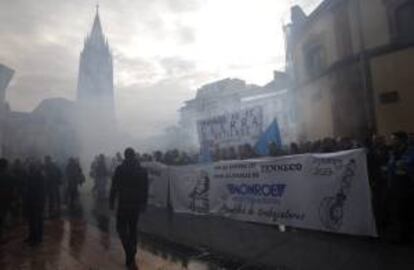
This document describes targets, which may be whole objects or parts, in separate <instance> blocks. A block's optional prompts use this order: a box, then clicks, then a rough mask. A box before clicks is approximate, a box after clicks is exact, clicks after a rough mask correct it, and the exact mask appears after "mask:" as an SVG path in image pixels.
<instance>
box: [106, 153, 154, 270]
mask: <svg viewBox="0 0 414 270" xmlns="http://www.w3.org/2000/svg"><path fill="white" fill-rule="evenodd" d="M124 155H125V160H124V161H123V162H122V164H121V165H119V166H118V167H117V168H116V170H115V174H114V176H113V179H112V186H111V192H110V198H109V203H110V209H111V210H113V209H114V208H115V201H117V203H118V208H117V220H116V227H117V231H118V234H119V237H120V238H121V242H122V246H123V248H124V251H125V257H126V266H127V267H128V269H137V266H136V264H135V254H136V252H137V241H138V232H137V229H138V228H137V225H138V220H139V215H140V213H141V212H143V211H144V210H145V208H146V205H147V201H148V173H147V171H146V170H145V169H144V168H142V167H141V165H140V163H139V161H138V159H137V157H136V153H135V151H134V150H133V149H132V148H127V149H126V150H125V152H124Z"/></svg>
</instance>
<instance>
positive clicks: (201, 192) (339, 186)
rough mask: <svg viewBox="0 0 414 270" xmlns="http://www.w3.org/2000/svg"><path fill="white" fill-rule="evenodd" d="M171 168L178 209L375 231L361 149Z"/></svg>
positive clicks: (357, 231)
mask: <svg viewBox="0 0 414 270" xmlns="http://www.w3.org/2000/svg"><path fill="white" fill-rule="evenodd" d="M171 173H172V176H171V181H172V187H173V188H172V189H171V199H172V203H173V207H174V211H177V212H186V213H195V214H206V213H210V214H215V215H220V216H226V217H230V218H234V219H238V220H243V221H253V222H259V223H267V224H284V225H288V226H292V227H298V228H308V229H315V230H322V231H330V232H337V233H346V234H353V235H369V236H376V228H375V222H374V218H373V214H372V208H371V193H370V188H369V184H368V173H367V165H366V157H365V152H364V150H362V149H359V150H352V151H344V152H338V153H331V154H305V155H296V156H288V157H281V158H266V159H258V160H247V161H228V162H218V163H214V164H212V165H204V166H186V167H180V168H174V169H172V170H171Z"/></svg>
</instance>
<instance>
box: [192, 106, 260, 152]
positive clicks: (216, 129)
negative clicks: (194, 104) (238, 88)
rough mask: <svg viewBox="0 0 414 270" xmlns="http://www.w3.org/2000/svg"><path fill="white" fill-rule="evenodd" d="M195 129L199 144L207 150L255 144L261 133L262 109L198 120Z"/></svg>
mask: <svg viewBox="0 0 414 270" xmlns="http://www.w3.org/2000/svg"><path fill="white" fill-rule="evenodd" d="M197 129H198V136H199V140H200V144H201V145H202V146H203V147H207V148H208V149H213V147H215V146H219V147H226V146H235V145H240V144H244V143H255V142H256V141H257V139H258V138H259V136H260V135H261V134H262V132H263V112H262V107H253V108H248V109H244V110H240V111H236V112H233V113H229V114H223V115H218V116H215V117H212V118H209V119H204V120H200V121H198V122H197Z"/></svg>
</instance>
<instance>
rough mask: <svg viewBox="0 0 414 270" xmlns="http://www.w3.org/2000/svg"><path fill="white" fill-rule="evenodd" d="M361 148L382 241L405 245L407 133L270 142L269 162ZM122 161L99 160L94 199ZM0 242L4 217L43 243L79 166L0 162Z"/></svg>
mask: <svg viewBox="0 0 414 270" xmlns="http://www.w3.org/2000/svg"><path fill="white" fill-rule="evenodd" d="M360 147H365V149H366V151H367V161H368V171H369V180H370V185H371V189H372V196H373V206H374V213H375V217H376V221H377V228H378V229H379V232H380V234H381V235H386V234H388V235H391V238H392V239H398V241H408V240H409V239H410V236H411V234H412V232H413V230H412V224H413V213H414V211H413V210H414V208H413V206H414V140H413V137H412V136H410V135H409V134H407V133H405V132H396V133H394V134H392V136H391V137H390V138H385V137H381V136H374V137H372V139H370V140H367V141H365V142H364V143H361V142H358V141H356V140H352V139H349V138H342V139H337V140H335V139H332V138H326V139H324V140H321V141H316V142H304V143H301V144H296V143H292V144H290V146H289V147H288V148H280V147H278V146H277V145H276V144H275V143H273V142H270V143H269V146H268V150H269V151H268V153H269V155H270V156H283V155H293V154H302V153H329V152H335V151H341V150H349V149H354V148H360ZM256 157H259V155H258V154H257V153H256V152H255V150H254V147H252V146H251V145H248V144H246V145H243V146H240V147H238V148H237V150H236V148H235V147H229V148H227V149H218V148H217V149H215V151H213V153H212V161H220V160H234V159H249V158H256ZM199 159H200V155H199V154H195V153H193V154H190V153H187V152H184V151H179V150H169V151H166V152H164V153H163V152H161V151H155V152H153V153H152V154H148V153H144V154H141V155H140V154H139V153H136V160H137V161H138V162H151V161H156V162H161V163H164V164H167V165H188V164H194V163H198V162H200V161H199ZM122 162H123V158H122V156H121V154H120V153H117V154H116V155H115V156H113V157H106V156H105V155H103V154H100V155H97V156H96V157H95V158H94V160H93V162H92V164H91V166H90V171H89V176H90V177H91V178H92V179H93V183H94V185H93V188H92V193H93V194H94V195H95V196H96V198H97V199H107V198H108V196H109V192H108V188H109V184H110V180H111V179H112V178H113V176H114V174H115V172H116V168H117V167H118V166H119V165H121V164H122ZM0 180H1V181H0V200H1V201H0V236H1V233H2V231H3V229H4V224H5V223H6V220H5V219H6V217H9V219H10V217H19V216H25V217H26V218H27V222H28V225H29V226H28V227H29V236H28V238H27V239H26V240H27V242H28V243H29V244H31V245H36V244H37V243H39V242H40V241H41V239H42V223H43V218H42V217H43V215H44V213H46V214H47V216H49V217H51V218H53V217H58V216H59V215H60V212H61V207H62V204H66V205H67V206H68V207H69V208H71V207H73V206H75V204H76V203H77V198H78V194H79V191H78V189H79V187H80V186H81V185H82V184H83V183H84V182H85V174H84V173H83V170H82V167H81V165H80V162H79V160H78V159H76V158H70V159H69V160H68V161H67V162H66V164H63V165H62V164H57V163H56V162H54V161H53V160H52V158H51V157H49V156H47V157H45V158H44V160H43V161H42V162H41V161H39V160H38V159H25V160H24V161H22V160H20V159H16V160H15V161H14V162H12V163H11V164H10V163H9V162H8V160H6V159H0Z"/></svg>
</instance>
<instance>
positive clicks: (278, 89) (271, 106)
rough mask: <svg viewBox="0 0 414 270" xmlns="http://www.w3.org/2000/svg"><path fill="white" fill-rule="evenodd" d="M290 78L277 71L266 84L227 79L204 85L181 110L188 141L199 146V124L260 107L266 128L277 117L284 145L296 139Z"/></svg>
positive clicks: (182, 127) (182, 126)
mask: <svg viewBox="0 0 414 270" xmlns="http://www.w3.org/2000/svg"><path fill="white" fill-rule="evenodd" d="M288 84H289V78H288V76H287V75H286V74H285V73H283V72H275V73H274V79H273V80H272V81H271V82H269V83H268V84H267V85H265V86H257V85H251V84H246V82H244V81H243V80H239V79H224V80H221V81H217V82H213V83H210V84H207V85H204V86H202V87H201V88H200V89H198V90H197V94H196V97H195V98H194V99H192V100H188V101H186V102H185V105H184V106H183V107H182V108H181V109H180V122H179V127H180V129H181V130H184V131H185V133H186V135H184V136H185V137H186V138H187V139H188V143H189V144H191V145H192V146H194V148H197V147H199V138H198V132H197V123H198V121H200V120H207V119H210V118H213V117H216V116H220V115H223V114H231V113H233V112H236V111H241V110H244V109H249V108H255V107H256V108H257V107H260V108H261V110H262V112H263V127H264V129H266V128H267V127H268V126H269V125H270V124H271V123H272V122H273V120H274V119H277V121H278V124H279V128H280V133H281V137H282V143H283V144H289V143H290V142H291V141H294V140H296V137H295V136H296V134H295V132H294V131H295V130H296V126H295V121H294V114H293V113H294V111H293V110H292V108H293V107H292V106H291V96H290V94H289V91H288Z"/></svg>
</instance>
